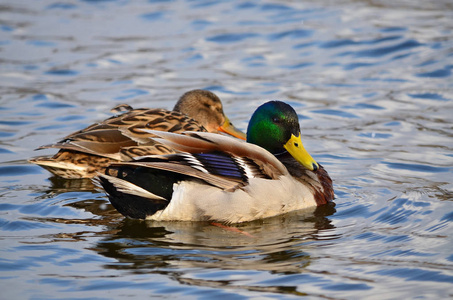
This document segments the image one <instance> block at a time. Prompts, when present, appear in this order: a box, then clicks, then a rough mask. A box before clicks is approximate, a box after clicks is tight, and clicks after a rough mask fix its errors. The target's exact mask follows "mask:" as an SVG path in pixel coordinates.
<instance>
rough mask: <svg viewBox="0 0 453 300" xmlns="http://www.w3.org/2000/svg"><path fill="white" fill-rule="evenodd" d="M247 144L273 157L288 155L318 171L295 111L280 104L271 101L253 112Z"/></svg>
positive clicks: (284, 104) (282, 103) (279, 102)
mask: <svg viewBox="0 0 453 300" xmlns="http://www.w3.org/2000/svg"><path fill="white" fill-rule="evenodd" d="M247 142H249V143H252V144H255V145H258V146H260V147H263V148H264V149H266V150H267V151H269V152H271V153H272V154H274V155H275V154H280V153H284V152H289V153H290V154H291V155H292V156H293V157H294V158H295V159H296V160H297V161H298V162H299V163H300V164H301V165H303V166H304V167H306V168H307V169H309V170H312V171H316V170H317V169H318V168H319V166H318V163H317V162H316V161H315V160H314V159H313V158H312V157H311V156H310V154H309V153H308V152H307V151H306V150H305V149H304V146H303V145H302V141H301V138H300V125H299V119H298V117H297V113H296V111H295V110H294V109H293V108H292V107H291V106H290V105H288V104H286V103H284V102H281V101H269V102H267V103H265V104H263V105H261V106H260V107H258V109H257V110H256V111H255V112H254V113H253V115H252V118H251V119H250V122H249V125H248V128H247Z"/></svg>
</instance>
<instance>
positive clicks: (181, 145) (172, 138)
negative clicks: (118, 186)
mask: <svg viewBox="0 0 453 300" xmlns="http://www.w3.org/2000/svg"><path fill="white" fill-rule="evenodd" d="M146 131H147V132H150V133H152V134H155V135H157V136H159V137H161V138H163V140H159V142H161V143H163V144H168V145H169V146H170V147H172V148H175V149H177V150H180V151H188V150H187V149H189V150H190V149H196V150H195V151H193V150H192V151H188V152H213V151H221V152H226V153H231V154H234V156H237V157H247V158H248V159H249V160H252V161H254V162H255V163H256V164H257V165H258V166H259V167H260V168H261V169H262V170H263V172H264V173H265V174H266V175H268V176H269V177H270V178H273V179H276V178H278V177H279V176H281V175H286V174H288V170H287V169H286V168H285V166H284V165H283V164H282V163H281V162H280V161H279V160H278V159H277V158H276V157H275V156H274V155H272V154H271V153H270V152H268V151H266V150H265V149H263V148H261V147H259V146H257V145H253V144H250V143H246V142H244V141H241V140H238V139H232V138H230V137H227V136H222V135H218V134H217V135H213V134H209V133H208V134H205V133H203V132H185V133H184V134H172V133H169V132H160V131H155V130H146ZM192 147H193V148H192Z"/></svg>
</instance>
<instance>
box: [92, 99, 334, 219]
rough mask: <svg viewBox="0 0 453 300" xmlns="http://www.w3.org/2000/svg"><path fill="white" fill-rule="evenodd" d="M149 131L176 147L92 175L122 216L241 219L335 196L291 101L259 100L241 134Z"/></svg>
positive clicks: (312, 203)
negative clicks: (306, 141)
mask: <svg viewBox="0 0 453 300" xmlns="http://www.w3.org/2000/svg"><path fill="white" fill-rule="evenodd" d="M150 133H152V134H155V135H157V136H159V138H158V141H159V142H161V143H162V144H164V145H166V146H169V147H172V148H174V149H177V150H178V151H179V152H178V153H173V154H167V155H152V156H145V157H141V158H137V159H136V160H134V161H131V162H122V163H113V164H112V165H111V166H109V167H108V168H107V169H106V172H105V174H103V175H100V176H99V177H98V181H99V182H98V183H99V184H100V185H101V186H102V188H103V189H104V190H105V192H106V193H107V195H108V197H109V200H110V202H111V203H112V205H113V206H114V207H115V208H116V209H117V210H118V211H119V212H120V213H121V214H123V215H124V216H127V217H130V218H135V219H147V220H157V221H175V220H179V221H215V222H223V223H240V222H246V221H252V220H256V219H261V218H266V217H272V216H276V215H279V214H283V213H286V212H290V211H294V210H299V209H303V208H307V207H311V206H319V205H323V204H327V203H328V202H330V201H332V200H333V198H334V192H333V187H332V180H331V179H330V177H329V175H328V174H327V172H326V170H325V169H324V168H323V167H322V166H321V165H320V164H319V163H317V162H316V161H315V160H314V159H313V158H312V157H311V156H310V154H309V153H308V152H307V151H306V150H305V149H304V147H303V145H302V141H301V134H300V126H299V121H298V117H297V114H296V112H295V111H294V109H293V108H292V107H291V106H290V105H288V104H286V103H284V102H281V101H270V102H267V103H265V104H263V105H261V106H260V107H259V108H258V109H257V110H256V111H255V112H254V114H253V116H252V118H251V120H250V122H249V125H248V129H247V142H245V141H242V140H238V139H234V138H231V137H228V136H221V135H216V134H212V133H207V132H185V133H183V134H174V133H169V132H156V131H150Z"/></svg>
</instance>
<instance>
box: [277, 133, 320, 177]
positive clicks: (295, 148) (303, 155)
mask: <svg viewBox="0 0 453 300" xmlns="http://www.w3.org/2000/svg"><path fill="white" fill-rule="evenodd" d="M283 147H284V148H285V149H286V151H288V152H289V154H291V155H292V157H294V159H296V160H297V161H298V162H299V163H300V164H301V165H303V166H304V167H305V168H307V169H309V170H311V171H316V170H318V169H319V165H318V163H317V162H316V161H315V160H314V159H313V157H311V155H310V154H309V153H308V152H307V150H305V148H304V145H302V140H301V138H300V133H299V136H297V137H296V136H295V135H294V134H291V138H290V139H289V140H288V142H287V143H286V144H285V145H284V146H283Z"/></svg>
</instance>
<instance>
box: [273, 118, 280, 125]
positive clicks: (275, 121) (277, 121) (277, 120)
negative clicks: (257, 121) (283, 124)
mask: <svg viewBox="0 0 453 300" xmlns="http://www.w3.org/2000/svg"><path fill="white" fill-rule="evenodd" d="M272 122H274V123H277V124H278V123H280V119H279V118H277V117H273V118H272Z"/></svg>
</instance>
